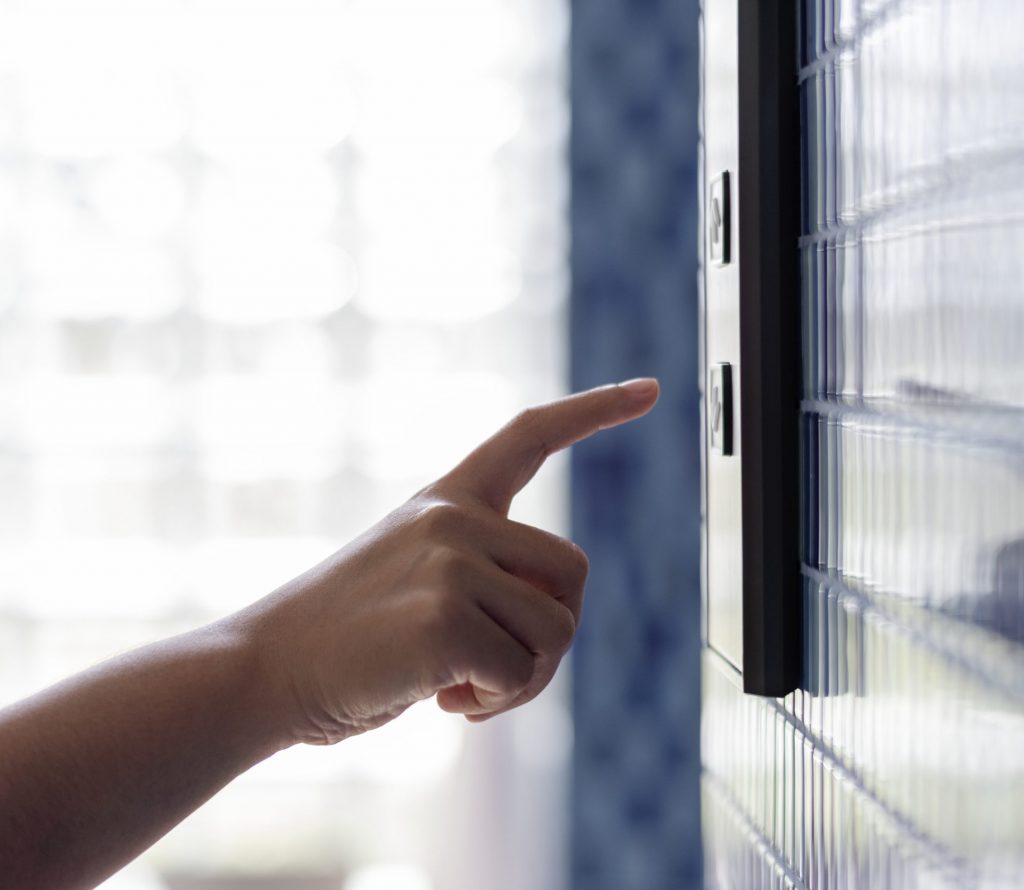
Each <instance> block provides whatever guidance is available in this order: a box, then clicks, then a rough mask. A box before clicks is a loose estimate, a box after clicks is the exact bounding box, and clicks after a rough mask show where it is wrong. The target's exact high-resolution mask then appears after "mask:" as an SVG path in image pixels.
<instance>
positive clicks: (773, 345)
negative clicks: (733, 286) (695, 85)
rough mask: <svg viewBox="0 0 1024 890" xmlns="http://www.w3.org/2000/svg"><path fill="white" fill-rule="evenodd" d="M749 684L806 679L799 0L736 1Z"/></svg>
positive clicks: (773, 689)
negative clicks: (801, 538) (801, 526)
mask: <svg viewBox="0 0 1024 890" xmlns="http://www.w3.org/2000/svg"><path fill="white" fill-rule="evenodd" d="M738 3H739V6H738V13H739V16H738V23H739V33H738V48H739V53H738V63H739V172H740V189H739V195H738V199H739V207H738V226H739V239H738V240H739V258H738V259H739V282H740V284H739V287H740V365H741V367H742V369H743V373H742V374H741V376H740V398H739V402H740V417H741V423H740V434H741V437H742V446H741V453H742V455H743V457H742V460H743V482H742V498H741V501H742V512H743V545H742V549H743V666H742V670H743V689H744V691H745V692H751V693H757V694H759V695H772V696H782V695H785V694H786V693H788V692H790V691H791V690H793V689H794V688H796V686H797V685H798V684H799V682H800V674H801V653H802V641H801V637H802V634H801V631H802V625H803V621H802V603H801V600H802V598H801V577H800V551H799V523H800V516H799V490H800V456H799V455H800V442H799V398H800V310H799V306H800V299H799V287H800V283H799V253H798V247H797V240H798V236H799V227H800V118H799V107H798V93H797V80H796V72H797V64H796V54H797V46H796V44H797V41H796V22H797V17H796V9H795V6H796V3H795V0H777V2H776V0H738Z"/></svg>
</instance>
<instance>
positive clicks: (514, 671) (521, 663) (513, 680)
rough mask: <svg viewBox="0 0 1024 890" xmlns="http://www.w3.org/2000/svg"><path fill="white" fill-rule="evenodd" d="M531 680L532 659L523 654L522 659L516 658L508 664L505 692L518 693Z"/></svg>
mask: <svg viewBox="0 0 1024 890" xmlns="http://www.w3.org/2000/svg"><path fill="white" fill-rule="evenodd" d="M532 679H533V658H531V657H530V656H529V655H526V654H525V653H524V654H523V656H522V658H517V659H515V660H514V661H513V662H511V663H510V664H509V669H508V680H509V687H508V690H507V691H508V692H518V691H519V690H520V689H524V688H525V687H526V686H527V685H528V684H529V682H530V680H532Z"/></svg>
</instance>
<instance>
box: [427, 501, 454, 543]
mask: <svg viewBox="0 0 1024 890" xmlns="http://www.w3.org/2000/svg"><path fill="white" fill-rule="evenodd" d="M419 521H420V525H421V526H422V528H423V530H424V532H425V533H426V535H427V536H428V537H431V538H441V539H444V538H447V537H449V536H450V535H452V534H455V533H457V532H458V531H459V529H460V528H462V527H463V523H464V521H465V517H464V515H463V511H462V508H461V507H458V506H457V505H455V504H453V503H451V502H450V501H434V502H433V503H431V504H429V505H428V506H427V507H425V508H424V510H423V511H422V512H421V513H420V516H419Z"/></svg>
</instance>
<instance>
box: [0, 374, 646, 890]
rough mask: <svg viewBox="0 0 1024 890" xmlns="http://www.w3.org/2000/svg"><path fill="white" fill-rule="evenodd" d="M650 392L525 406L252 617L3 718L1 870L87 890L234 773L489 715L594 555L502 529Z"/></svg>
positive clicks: (571, 606) (130, 657)
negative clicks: (370, 733) (417, 725)
mask: <svg viewBox="0 0 1024 890" xmlns="http://www.w3.org/2000/svg"><path fill="white" fill-rule="evenodd" d="M657 398H658V386H657V383H656V382H655V381H653V380H637V381H630V382H628V383H624V384H620V385H618V386H611V387H602V388H600V389H595V390H590V391H588V392H584V393H579V394H577V395H574V396H570V397H568V398H565V399H561V400H558V401H556V402H551V403H549V404H547V405H542V406H540V407H536V408H532V409H529V410H527V411H525V412H523V413H522V414H520V415H519V416H518V417H516V418H515V419H514V420H512V421H511V422H510V423H509V424H507V425H506V426H505V427H504V428H502V429H501V430H499V431H498V432H497V433H496V434H495V435H494V436H492V437H491V438H490V439H488V440H487V441H486V442H484V443H483V444H482V445H480V446H479V447H478V448H477V449H476V450H475V451H473V452H472V453H471V454H470V455H469V456H468V457H467V458H466V459H465V460H463V461H462V463H460V464H459V465H458V466H457V467H456V468H455V469H454V470H452V471H451V472H450V473H448V474H447V475H446V476H444V477H442V478H441V479H439V480H438V481H437V482H435V483H433V484H432V485H429V486H428V487H427V488H425V489H423V490H422V491H420V492H419V493H417V494H416V495H414V496H413V497H412V498H411V499H410V500H409V501H408V502H406V503H405V504H403V505H402V506H401V507H399V508H398V509H397V510H395V511H394V512H393V513H391V514H390V515H388V516H387V517H385V518H384V519H383V520H382V521H381V522H379V523H378V524H377V525H375V526H374V527H373V528H371V529H369V530H368V531H367V532H366V533H365V534H363V535H362V536H360V537H359V538H357V539H356V540H354V541H353V542H352V543H350V544H349V545H348V546H346V547H344V548H343V549H341V550H339V551H338V552H337V553H335V554H334V555H332V556H330V557H329V558H328V559H326V560H324V561H323V562H322V563H320V564H319V565H317V566H315V567H313V568H312V569H310V570H309V571H307V572H305V573H304V574H302V575H300V576H299V577H297V578H295V579H294V580H292V581H290V582H288V583H287V584H285V585H284V586H282V587H280V588H279V589H278V590H276V591H274V592H273V593H271V594H269V595H268V596H266V597H264V598H263V599H261V600H259V601H258V602H256V603H253V604H252V605H251V606H249V607H248V608H246V609H243V610H242V611H240V612H237V613H235V614H233V615H230V616H228V617H226V618H224V619H222V620H220V621H218V622H216V623H214V624H211V625H208V626H206V627H202V628H199V629H197V630H194V631H191V632H189V633H186V634H182V635H180V636H177V637H173V638H171V639H167V640H162V641H160V642H158V643H154V644H152V645H149V646H145V647H143V648H140V649H137V650H134V651H132V652H129V653H127V654H125V655H122V656H119V657H117V658H113V659H111V660H109V661H106V662H104V663H102V664H99V665H97V666H95V667H93V668H91V669H90V670H87V671H85V672H83V673H81V674H77V675H75V676H73V677H70V678H68V679H66V680H64V681H62V682H61V683H58V684H56V685H55V686H52V687H50V688H49V689H46V690H44V691H43V692H40V693H38V694H37V695H34V696H32V697H30V698H28V699H25V700H24V701H21V702H18V703H16V704H14V705H12V706H10V707H8V708H6V709H5V710H3V711H0V874H2V875H3V876H4V877H3V881H4V886H11V887H19V888H23V890H33V888H46V890H59V888H79V887H94V886H95V885H96V884H98V883H100V882H101V881H102V880H104V879H105V878H107V877H108V876H109V875H111V874H112V873H113V872H115V871H117V870H118V869H119V868H121V867H122V866H124V865H125V864H126V863H128V862H129V861H131V860H132V859H133V858H135V857H136V856H137V855H138V854H139V853H141V852H142V851H143V850H145V849H146V848H147V847H148V846H150V845H151V844H152V843H153V842H154V841H156V840H157V839H158V838H160V837H161V836H162V835H163V834H165V833H166V832H167V831H168V830H170V829H171V828H172V827H174V826H175V825H176V824H177V823H178V822H180V821H181V820H182V819H184V818H185V817H186V816H187V815H188V814H189V813H191V812H192V811H193V810H195V809H196V808H197V807H199V806H200V805H201V804H202V803H204V802H205V801H206V800H208V799H209V798H210V797H212V796H213V795H214V794H215V793H216V792H217V791H219V790H220V789H221V788H223V787H224V786H225V785H226V784H227V783H228V782H230V781H231V780H232V779H233V778H235V777H236V776H238V775H240V774H241V773H243V772H245V771H246V770H247V769H249V768H250V767H251V766H253V765H254V764H256V763H258V762H259V761H261V760H263V759H265V758H267V757H269V756H271V755H272V754H274V753H275V752H277V751H280V750H282V749H284V748H288V747H290V746H291V745H295V744H301V743H308V744H323V745H330V744H334V743H336V742H340V741H342V740H344V739H346V738H349V737H351V736H353V735H357V734H359V733H362V732H366V731H367V730H370V729H374V728H376V727H378V726H381V725H383V724H385V723H387V722H388V721H390V720H393V719H394V718H395V717H397V716H398V715H400V714H401V713H402V712H403V711H404V710H405V709H406V708H407V707H409V705H411V704H413V703H414V702H417V701H420V700H422V699H426V698H430V697H431V696H435V695H436V697H437V703H438V704H439V705H440V707H442V708H443V709H444V710H446V711H451V712H454V713H460V714H464V715H466V717H467V719H469V720H470V721H473V722H477V721H480V720H486V719H488V718H490V717H493V716H495V715H497V714H501V713H502V712H504V711H507V710H509V709H510V708H514V707H518V706H519V705H521V704H523V703H525V702H528V701H530V700H531V699H532V698H534V697H535V696H536V695H537V694H538V693H539V692H540V691H541V690H542V689H544V687H545V686H547V684H548V682H549V681H550V680H551V678H552V676H553V675H554V673H555V670H556V669H557V667H558V664H559V662H560V661H561V658H562V656H563V655H564V654H565V652H566V651H567V650H568V648H569V646H570V644H571V642H572V639H573V636H574V634H575V632H576V626H577V623H578V621H579V619H580V610H581V607H582V604H583V587H584V581H585V579H586V575H587V559H586V556H585V555H584V554H583V551H582V550H581V549H580V548H579V547H577V546H576V545H575V544H573V543H571V542H569V541H566V540H564V539H562V538H559V537H557V536H555V535H552V534H550V533H548V532H546V531H542V530H540V529H536V528H532V527H530V526H527V525H523V524H521V523H518V522H514V521H512V520H510V519H508V510H509V506H510V504H511V502H512V499H513V497H514V496H515V495H516V494H517V493H518V492H519V491H520V489H522V487H523V486H524V485H526V484H527V483H528V482H529V481H530V479H531V478H532V477H533V475H534V474H535V473H536V472H537V470H538V469H539V468H540V466H541V464H542V463H543V462H544V460H545V458H547V457H548V456H549V455H550V454H552V453H553V452H555V451H558V450H559V449H562V448H565V447H567V446H569V445H571V444H573V443H574V442H578V441H579V440H580V439H583V438H586V437H587V436H590V435H592V434H593V433H595V432H597V431H598V430H601V429H605V428H607V427H611V426H616V425H618V424H621V423H624V422H626V421H629V420H632V419H634V418H636V417H639V416H641V415H643V414H646V413H647V412H648V411H649V410H650V409H651V407H652V406H653V405H654V403H655V401H656V400H657Z"/></svg>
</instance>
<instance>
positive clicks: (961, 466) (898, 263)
mask: <svg viewBox="0 0 1024 890" xmlns="http://www.w3.org/2000/svg"><path fill="white" fill-rule="evenodd" d="M800 27H801V29H802V31H801V40H800V60H799V66H800V70H799V89H800V100H801V113H802V136H803V149H802V166H803V194H802V219H803V234H802V236H801V238H800V243H799V250H800V257H801V278H802V283H801V296H800V298H801V300H802V306H803V326H804V330H803V340H802V342H803V344H804V345H803V369H804V371H803V402H802V411H801V415H802V416H801V424H802V443H803V454H802V460H803V485H804V491H803V498H802V503H803V507H804V511H803V512H804V516H803V535H802V547H803V553H802V561H803V585H804V591H803V592H804V619H805V623H804V627H805V652H804V658H805V670H804V682H803V683H802V688H801V689H800V690H798V691H797V692H795V693H794V694H792V695H790V696H788V697H786V699H785V700H760V699H756V698H751V697H745V696H743V695H742V694H741V693H740V692H739V691H738V689H737V688H736V687H735V685H734V684H733V683H732V682H731V680H730V679H729V678H728V677H727V676H726V671H725V669H724V668H723V666H722V665H721V664H720V663H719V661H718V660H717V659H716V658H715V657H714V656H713V655H711V654H707V655H706V657H705V675H704V718H703V757H704V764H705V781H704V826H705V828H704V830H705V857H706V863H707V868H706V883H707V885H708V886H714V887H719V886H742V887H787V886H794V887H808V888H810V887H823V888H831V887H872V888H925V887H928V888H932V887H950V888H953V887H984V888H1004V887H1005V888H1009V887H1019V886H1022V885H1024V285H1022V282H1024V224H1022V223H1024V54H1022V53H1021V47H1020V34H1021V33H1022V31H1024V4H1020V3H1018V2H1016V0H978V2H973V3H960V2H952V0H946V2H943V0H920V2H914V0H904V2H900V0H888V2H868V0H861V2H845V0H844V2H840V0H832V2H812V0H807V2H804V3H803V4H802V8H801V15H800Z"/></svg>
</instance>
